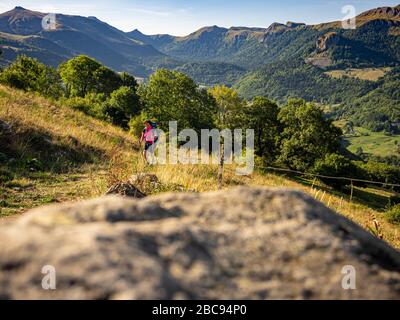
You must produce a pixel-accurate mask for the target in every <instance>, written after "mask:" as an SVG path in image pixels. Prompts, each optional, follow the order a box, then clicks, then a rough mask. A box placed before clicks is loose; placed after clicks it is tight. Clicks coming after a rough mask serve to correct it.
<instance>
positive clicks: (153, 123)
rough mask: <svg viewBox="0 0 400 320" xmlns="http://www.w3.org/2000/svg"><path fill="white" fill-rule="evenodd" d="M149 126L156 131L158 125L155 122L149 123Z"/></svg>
mask: <svg viewBox="0 0 400 320" xmlns="http://www.w3.org/2000/svg"><path fill="white" fill-rule="evenodd" d="M150 124H151V127H152V128H153V129H157V128H158V123H157V122H153V121H151V122H150Z"/></svg>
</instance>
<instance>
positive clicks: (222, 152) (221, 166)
mask: <svg viewBox="0 0 400 320" xmlns="http://www.w3.org/2000/svg"><path fill="white" fill-rule="evenodd" d="M224 158H225V145H224V142H222V143H221V144H220V161H219V172H218V190H222V183H223V181H222V180H223V174H224Z"/></svg>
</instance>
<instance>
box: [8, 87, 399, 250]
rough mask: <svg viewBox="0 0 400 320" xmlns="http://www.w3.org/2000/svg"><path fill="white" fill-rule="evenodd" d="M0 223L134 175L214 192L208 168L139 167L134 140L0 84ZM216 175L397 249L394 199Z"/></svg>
mask: <svg viewBox="0 0 400 320" xmlns="http://www.w3.org/2000/svg"><path fill="white" fill-rule="evenodd" d="M0 134H1V136H0V144H1V145H0V150H1V151H0V152H1V154H0V217H2V218H5V217H6V216H15V215H18V214H21V213H23V212H25V211H26V210H28V209H29V208H32V207H36V206H39V205H43V204H47V203H55V202H64V201H78V200H82V199H87V198H92V197H95V196H100V195H102V194H104V192H105V191H106V190H107V188H108V186H110V185H112V184H113V183H115V182H116V181H121V180H122V181H123V180H126V179H128V178H129V176H131V175H132V174H135V173H137V172H152V173H155V174H156V175H157V176H158V178H159V179H160V181H161V187H160V188H158V189H145V190H143V191H144V192H147V193H149V194H152V193H159V192H166V191H177V190H183V191H185V190H195V191H199V192H201V191H209V190H216V189H217V172H218V168H217V167H215V166H204V165H203V166H193V165H178V166H176V165H167V166H154V167H149V166H145V164H144V161H143V160H142V158H141V156H140V153H139V152H138V151H139V149H138V145H137V138H134V137H132V136H130V135H129V134H128V133H126V132H124V131H123V130H121V129H119V128H116V127H114V126H112V125H110V124H106V123H104V122H101V121H98V120H94V119H93V118H90V117H87V116H85V115H83V114H82V113H80V112H77V111H74V110H72V109H69V108H67V107H64V106H62V105H57V104H54V103H52V102H50V101H47V100H45V99H43V98H39V97H36V96H34V95H32V94H25V93H22V92H19V91H15V90H11V89H9V88H7V87H4V86H0ZM233 169H234V168H233V167H231V166H227V168H226V170H225V173H224V188H230V187H234V186H237V185H263V186H274V187H289V188H295V189H299V190H302V191H304V192H306V193H308V194H310V195H312V196H314V197H315V198H317V199H319V200H320V201H322V202H324V203H325V204H326V205H327V206H329V207H330V208H332V209H333V210H336V211H338V212H340V213H341V214H343V215H345V216H347V217H349V218H350V219H352V220H354V221H356V222H357V223H359V224H360V225H361V226H363V227H364V228H366V229H369V230H371V231H372V232H373V233H375V234H376V235H379V236H380V237H382V238H384V239H385V240H387V241H388V242H390V243H392V244H393V245H394V246H396V247H398V248H400V234H399V230H400V227H399V226H396V225H393V224H390V223H389V222H388V221H387V220H386V218H385V216H384V210H385V207H386V206H387V205H388V203H389V201H393V198H394V197H395V196H396V194H394V193H392V192H387V191H383V190H378V189H372V188H356V189H355V192H354V198H353V200H352V201H350V198H349V192H346V194H342V193H339V192H337V191H334V190H332V189H331V188H329V187H327V186H326V185H324V184H322V183H321V182H319V181H317V180H312V179H306V178H299V177H287V176H280V175H276V174H274V173H273V172H264V173H262V172H259V171H256V172H255V173H254V174H253V175H251V176H247V177H239V176H236V175H235V174H234V171H233Z"/></svg>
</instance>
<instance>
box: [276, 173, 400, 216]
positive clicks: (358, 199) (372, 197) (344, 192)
mask: <svg viewBox="0 0 400 320" xmlns="http://www.w3.org/2000/svg"><path fill="white" fill-rule="evenodd" d="M284 177H285V178H286V179H288V180H291V181H293V182H297V183H300V184H302V185H304V186H307V187H310V188H311V187H313V188H314V189H316V190H321V191H322V192H323V191H325V192H326V193H328V194H332V195H335V196H338V197H344V198H345V199H347V200H349V199H350V194H351V187H350V186H344V187H343V188H342V189H341V190H336V189H333V188H331V187H329V186H327V185H322V186H321V185H315V183H313V179H312V178H309V177H304V176H295V175H284ZM376 191H377V192H379V191H380V190H379V189H376ZM377 192H369V191H367V190H366V189H361V188H359V187H354V190H353V202H354V203H358V204H361V205H365V206H367V207H369V208H372V209H375V210H377V211H384V210H385V209H386V208H387V206H388V205H389V204H390V203H391V204H394V203H396V202H398V201H399V195H395V196H393V197H388V196H386V195H384V194H382V193H381V194H378V193H377Z"/></svg>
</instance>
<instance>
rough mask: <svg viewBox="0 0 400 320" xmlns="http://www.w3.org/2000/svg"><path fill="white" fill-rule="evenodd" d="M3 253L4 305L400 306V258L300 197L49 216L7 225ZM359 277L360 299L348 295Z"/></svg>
mask: <svg viewBox="0 0 400 320" xmlns="http://www.w3.org/2000/svg"><path fill="white" fill-rule="evenodd" d="M0 243H1V244H2V245H1V246H0V297H1V298H9V299H10V298H28V299H32V298H35V299H36V298H46V299H48V298H49V299H55V298H62V299H65V298H69V299H71V298H74V299H150V298H151V299H153V298H155V299H182V298H183V299H189V298H195V299H275V298H285V299H359V298H365V299H370V298H377V299H399V298H400V274H399V270H400V254H399V252H398V251H396V250H395V249H393V248H392V247H390V246H389V245H387V244H386V243H384V242H383V241H381V240H379V239H376V238H375V237H373V236H372V235H371V234H370V233H368V232H366V231H364V230H363V229H361V228H360V227H358V226H357V225H355V224H354V223H352V222H351V221H349V220H347V219H346V218H344V217H342V216H340V215H338V214H335V213H334V212H332V211H331V210H329V209H328V208H326V207H325V206H323V205H322V204H320V203H318V202H316V201H315V200H314V199H313V198H310V197H308V196H306V195H304V194H302V193H300V192H297V191H292V190H281V189H266V188H245V187H241V188H238V189H233V190H230V191H225V192H216V193H205V194H166V195H161V196H157V197H148V198H145V199H141V200H137V199H124V198H120V197H105V198H100V199H97V200H92V201H87V202H83V203H79V204H67V205H57V206H51V207H46V208H39V209H36V210H33V211H32V212H30V213H28V214H27V215H25V216H24V217H23V218H21V219H20V220H18V221H17V222H9V223H7V224H6V225H2V226H1V227H0ZM44 266H51V267H50V269H49V268H47V269H44V271H45V272H46V270H50V271H51V270H52V271H55V272H56V273H55V279H56V289H55V290H44V289H43V288H42V280H43V277H44V275H43V274H42V273H41V272H42V270H43V269H42V268H43V267H44ZM345 266H351V267H347V268H346V267H345ZM52 267H54V270H53V269H52ZM348 270H350V271H351V270H353V271H355V272H356V273H355V276H356V278H355V280H356V282H355V284H356V289H355V290H344V289H343V287H342V281H343V277H344V276H345V275H344V274H343V273H342V272H348ZM46 275H47V274H46Z"/></svg>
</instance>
